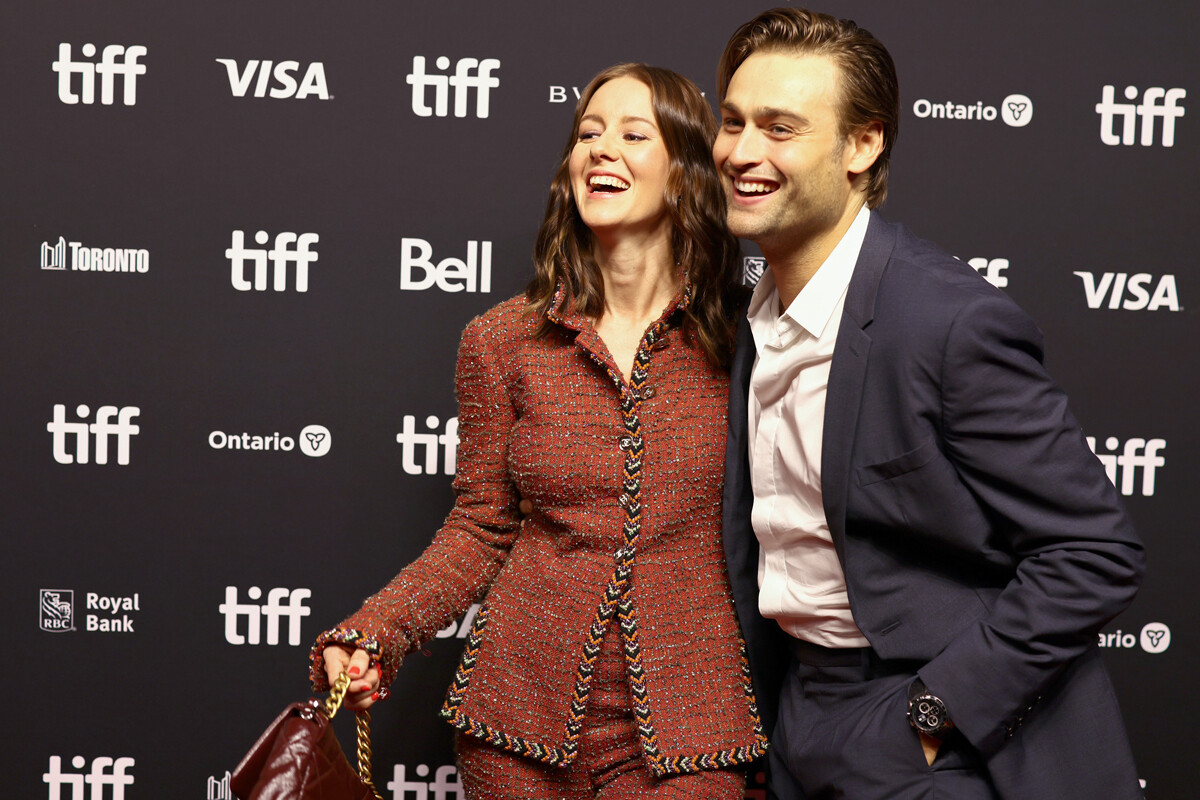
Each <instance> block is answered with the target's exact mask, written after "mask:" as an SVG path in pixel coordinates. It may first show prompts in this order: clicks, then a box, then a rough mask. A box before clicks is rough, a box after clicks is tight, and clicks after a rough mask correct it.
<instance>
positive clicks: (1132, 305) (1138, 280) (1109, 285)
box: [1073, 272, 1180, 311]
mask: <svg viewBox="0 0 1200 800" xmlns="http://www.w3.org/2000/svg"><path fill="white" fill-rule="evenodd" d="M1073 274H1075V275H1077V276H1079V279H1080V280H1082V281H1083V294H1084V299H1085V300H1086V301H1087V305H1088V308H1100V307H1101V306H1102V305H1103V303H1104V298H1105V297H1107V298H1108V307H1109V308H1110V309H1113V310H1116V309H1118V308H1120V309H1124V310H1126V311H1141V310H1143V309H1145V310H1147V311H1157V310H1158V309H1160V308H1167V309H1170V310H1171V311H1179V310H1180V307H1179V289H1178V288H1177V287H1176V285H1175V276H1174V275H1163V276H1161V277H1160V278H1159V279H1158V283H1157V284H1155V286H1154V294H1153V295H1152V294H1151V293H1150V290H1149V289H1148V288H1147V287H1148V286H1149V285H1150V284H1151V283H1152V282H1153V281H1154V276H1153V275H1151V274H1149V273H1147V272H1138V273H1135V274H1133V275H1130V274H1128V273H1125V272H1104V273H1101V275H1100V279H1099V280H1097V279H1096V276H1095V275H1094V274H1092V273H1090V272H1076V273H1073Z"/></svg>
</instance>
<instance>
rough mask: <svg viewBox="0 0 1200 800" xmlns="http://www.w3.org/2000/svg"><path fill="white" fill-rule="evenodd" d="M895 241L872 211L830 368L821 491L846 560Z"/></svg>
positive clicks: (831, 528)
mask: <svg viewBox="0 0 1200 800" xmlns="http://www.w3.org/2000/svg"><path fill="white" fill-rule="evenodd" d="M895 244H896V231H895V228H894V227H893V226H892V225H890V224H888V223H887V222H885V221H884V219H883V217H881V216H880V215H879V213H878V212H874V211H872V212H871V219H870V222H869V223H868V225H867V234H866V237H865V238H864V239H863V245H862V249H861V250H860V251H859V254H858V261H857V262H856V263H855V265H854V275H853V276H852V277H851V278H850V285H849V287H848V288H847V289H846V303H845V306H844V308H843V310H842V320H841V325H840V327H839V328H838V337H837V343H836V344H835V345H834V349H833V362H832V363H831V364H830V367H829V388H828V390H827V393H826V396H825V432H824V436H823V441H822V443H821V495H822V500H823V502H824V505H825V517H826V519H827V520H828V522H829V531H830V534H831V535H832V537H833V543H834V546H835V547H836V548H837V551H838V555H839V556H841V557H842V563H843V564H845V552H844V536H845V532H846V496H847V492H848V491H849V486H850V480H851V479H852V476H851V475H850V468H851V462H850V451H851V449H852V447H853V445H854V433H855V429H856V428H857V426H858V409H859V406H860V403H861V401H862V386H863V380H864V379H865V377H866V374H867V358H868V356H869V354H870V352H871V337H870V335H869V334H868V333H867V331H866V328H867V327H868V326H869V325H870V324H871V320H872V319H873V318H874V316H875V296H876V293H877V291H878V289H879V281H880V279H881V278H882V277H883V272H884V268H885V267H886V266H887V262H888V259H889V258H890V257H891V253H892V248H893V247H894V246H895Z"/></svg>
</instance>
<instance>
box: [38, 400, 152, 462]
mask: <svg viewBox="0 0 1200 800" xmlns="http://www.w3.org/2000/svg"><path fill="white" fill-rule="evenodd" d="M141 413H142V412H141V409H139V408H138V407H137V406H125V407H124V408H118V407H117V406H100V408H98V409H96V421H95V422H92V423H88V422H87V418H88V417H89V416H90V415H91V409H89V408H88V407H87V406H86V405H79V406H76V407H75V414H76V416H77V417H78V418H79V421H77V422H67V407H66V406H65V405H63V404H62V403H56V404H55V406H54V418H53V419H52V420H50V421H49V422H47V423H46V430H47V431H49V432H50V433H51V434H52V435H53V437H54V439H53V442H54V443H53V447H54V460H55V461H57V462H58V463H59V464H86V463H88V458H89V456H90V454H91V448H90V447H89V443H90V442H91V441H92V437H90V436H89V435H88V434H92V435H93V436H94V437H95V443H96V446H95V451H94V452H95V457H96V463H97V464H107V463H108V438H109V437H110V436H115V437H116V439H117V463H118V464H120V465H122V466H125V465H128V464H129V442H130V440H131V439H132V438H133V437H134V436H136V435H137V434H138V433H139V432H140V431H141V428H140V427H138V426H137V425H134V424H133V418H134V417H136V416H138V415H139V414H141ZM113 417H116V422H114V421H113ZM68 436H71V437H74V439H75V447H74V448H73V449H74V454H72V453H71V452H70V450H68V449H67V437H68Z"/></svg>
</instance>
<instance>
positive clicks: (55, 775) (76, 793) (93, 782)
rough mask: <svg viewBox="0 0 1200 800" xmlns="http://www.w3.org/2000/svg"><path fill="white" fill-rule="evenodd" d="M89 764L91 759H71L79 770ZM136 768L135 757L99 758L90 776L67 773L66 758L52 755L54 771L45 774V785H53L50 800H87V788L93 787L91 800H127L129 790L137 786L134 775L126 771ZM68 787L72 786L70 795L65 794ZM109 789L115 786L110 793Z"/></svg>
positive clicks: (51, 763)
mask: <svg viewBox="0 0 1200 800" xmlns="http://www.w3.org/2000/svg"><path fill="white" fill-rule="evenodd" d="M86 765H87V759H86V758H84V757H83V756H75V757H74V758H72V759H71V766H72V767H74V768H75V769H78V770H82V769H83V768H84V767H85V766H86ZM133 765H134V760H133V759H132V758H125V757H122V758H109V757H108V756H97V757H96V758H93V759H92V767H91V769H90V770H88V771H87V772H86V773H85V772H63V771H62V766H63V765H62V758H61V757H59V756H50V768H49V769H48V770H47V771H46V772H45V773H43V774H42V783H45V784H47V785H48V786H49V794H47V795H46V796H47V798H48V800H84V793H85V789H84V786H85V785H87V786H90V787H91V791H89V792H87V797H88V798H89V800H125V787H126V786H132V785H133V776H132V775H130V774H129V773H128V772H126V770H127V769H129V768H131V767H132V766H133ZM110 770H111V772H110ZM64 786H66V787H69V789H70V796H64V795H63V787H64ZM105 786H111V787H112V792H111V793H106V792H105V791H104V787H105Z"/></svg>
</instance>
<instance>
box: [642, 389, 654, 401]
mask: <svg viewBox="0 0 1200 800" xmlns="http://www.w3.org/2000/svg"><path fill="white" fill-rule="evenodd" d="M655 394H656V392H655V391H654V387H653V386H647V387H646V388H645V389H642V399H643V400H649V399H650V398H651V397H654V395H655Z"/></svg>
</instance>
